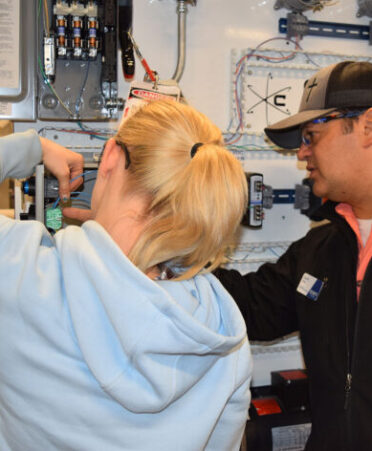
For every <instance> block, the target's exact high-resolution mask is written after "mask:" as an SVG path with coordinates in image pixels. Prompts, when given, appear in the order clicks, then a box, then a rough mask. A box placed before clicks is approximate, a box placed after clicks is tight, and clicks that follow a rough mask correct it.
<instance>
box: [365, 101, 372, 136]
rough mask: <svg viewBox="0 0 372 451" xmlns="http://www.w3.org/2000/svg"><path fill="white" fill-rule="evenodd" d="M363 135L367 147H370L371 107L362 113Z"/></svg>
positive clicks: (371, 133) (371, 129) (371, 134)
mask: <svg viewBox="0 0 372 451" xmlns="http://www.w3.org/2000/svg"><path fill="white" fill-rule="evenodd" d="M364 135H365V137H366V138H367V140H368V142H367V144H368V145H372V107H371V108H368V110H367V111H366V112H365V113H364Z"/></svg>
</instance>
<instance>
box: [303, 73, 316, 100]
mask: <svg viewBox="0 0 372 451" xmlns="http://www.w3.org/2000/svg"><path fill="white" fill-rule="evenodd" d="M316 86H318V83H317V82H316V78H314V81H313V82H312V84H311V85H309V86H307V89H308V90H309V91H308V93H307V97H306V102H308V101H309V99H310V96H311V93H312V90H313V88H315V87H316Z"/></svg>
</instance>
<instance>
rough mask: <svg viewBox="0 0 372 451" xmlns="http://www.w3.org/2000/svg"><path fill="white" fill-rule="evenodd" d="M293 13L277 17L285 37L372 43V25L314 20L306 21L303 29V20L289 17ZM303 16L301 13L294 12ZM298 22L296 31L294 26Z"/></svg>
mask: <svg viewBox="0 0 372 451" xmlns="http://www.w3.org/2000/svg"><path fill="white" fill-rule="evenodd" d="M293 14H295V13H290V14H288V16H287V18H281V19H279V32H280V33H285V34H287V37H288V38H290V37H293V36H296V35H297V36H298V35H300V36H301V37H302V36H305V35H306V36H324V37H329V38H345V39H362V40H367V41H369V43H370V44H372V38H371V29H372V25H371V23H370V25H356V24H346V23H337V22H319V21H316V20H309V21H307V28H308V29H307V30H305V29H304V22H303V21H298V17H296V18H291V17H290V16H291V15H293ZM295 15H296V16H302V17H305V16H303V15H302V14H295ZM296 21H297V22H298V26H299V28H298V32H297V33H295V34H293V33H294V32H296V31H297V28H296Z"/></svg>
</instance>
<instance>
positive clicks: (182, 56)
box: [172, 0, 187, 82]
mask: <svg viewBox="0 0 372 451" xmlns="http://www.w3.org/2000/svg"><path fill="white" fill-rule="evenodd" d="M186 14H187V5H186V1H184V0H178V5H177V16H178V61H177V67H176V70H175V72H174V75H173V77H172V80H176V81H177V82H179V81H180V79H181V77H182V74H183V70H184V68H185V60H186Z"/></svg>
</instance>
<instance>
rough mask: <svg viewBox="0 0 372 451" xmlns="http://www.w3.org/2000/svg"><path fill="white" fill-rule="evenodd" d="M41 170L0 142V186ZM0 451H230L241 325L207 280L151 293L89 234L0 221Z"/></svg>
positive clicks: (98, 234) (32, 140) (240, 409)
mask: <svg viewBox="0 0 372 451" xmlns="http://www.w3.org/2000/svg"><path fill="white" fill-rule="evenodd" d="M40 157H41V150H40V142H39V138H38V136H37V135H36V133H35V132H33V131H29V132H26V133H22V134H16V135H13V136H11V137H6V138H1V139H0V181H1V180H2V179H4V178H5V177H7V176H17V177H21V176H27V175H30V174H31V173H32V170H33V167H34V165H35V164H36V163H38V161H39V160H40ZM0 287H1V288H0V362H1V363H0V450H1V451H7V450H12V451H33V450H34V451H53V450H58V451H60V450H74V451H75V450H87V451H119V450H120V451H122V450H141V451H147V450H148V451H177V450H180V451H181V450H182V451H198V450H204V449H206V450H211V451H219V450H221V451H222V450H224V451H231V450H238V449H239V444H240V441H241V437H242V433H243V428H244V424H245V420H246V417H247V409H248V405H249V401H250V393H249V381H250V377H251V356H250V350H249V344H248V341H247V338H246V330H245V324H244V321H243V318H242V316H241V314H240V312H239V310H238V308H237V307H236V305H235V303H234V301H233V300H232V298H231V297H230V295H229V294H228V293H227V292H226V291H225V289H224V288H223V287H222V285H221V284H220V283H219V282H218V281H217V279H216V278H215V277H214V276H213V275H202V276H197V277H194V278H193V279H190V280H187V281H184V282H172V281H156V282H154V281H152V280H150V279H149V278H148V277H147V276H145V275H144V274H143V273H142V272H141V271H139V270H138V269H137V268H136V267H135V266H134V265H133V264H132V263H131V262H130V261H129V260H128V259H127V258H126V256H125V255H124V254H123V253H122V251H121V250H120V248H119V247H118V246H117V245H116V243H115V242H114V241H113V240H112V239H111V237H110V236H109V235H108V234H107V232H106V231H105V230H104V229H103V228H102V227H101V226H100V225H99V224H98V223H96V222H94V221H89V222H87V223H85V224H84V225H83V226H82V227H75V226H71V227H68V228H66V229H64V230H62V231H60V232H58V233H57V234H56V235H55V237H54V238H53V237H51V236H50V235H49V233H48V232H47V230H46V229H45V227H44V226H43V225H42V224H41V223H38V222H36V221H26V222H19V221H14V220H11V219H8V218H5V217H2V216H0Z"/></svg>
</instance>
